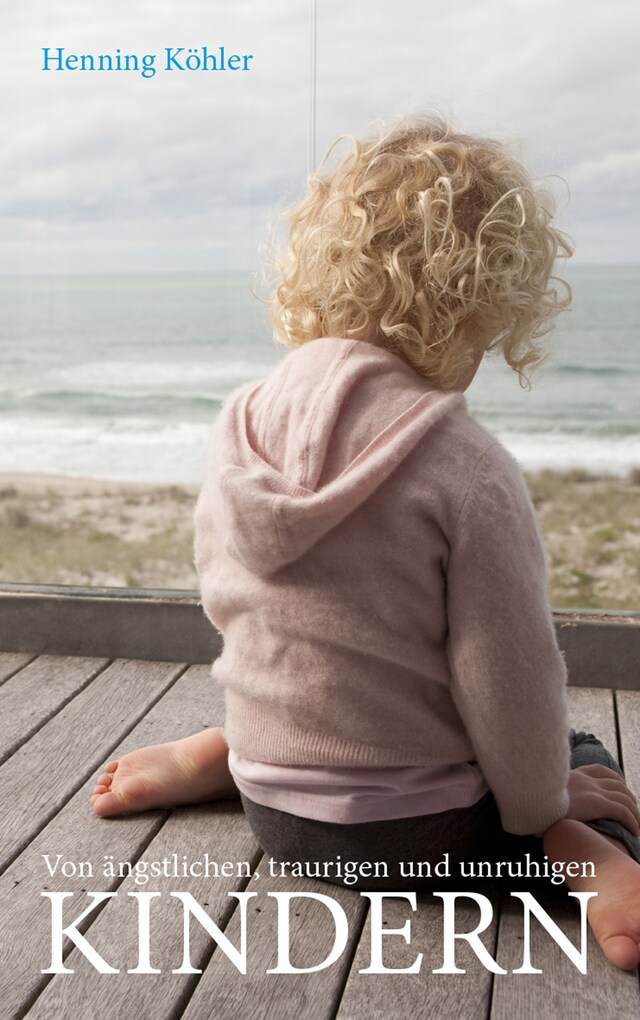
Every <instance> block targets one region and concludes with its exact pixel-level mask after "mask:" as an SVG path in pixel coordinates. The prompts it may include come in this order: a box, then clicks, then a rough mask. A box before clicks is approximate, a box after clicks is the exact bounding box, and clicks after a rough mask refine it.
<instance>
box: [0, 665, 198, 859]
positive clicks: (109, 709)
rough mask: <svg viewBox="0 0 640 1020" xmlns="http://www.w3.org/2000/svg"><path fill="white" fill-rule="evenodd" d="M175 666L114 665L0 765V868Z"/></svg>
mask: <svg viewBox="0 0 640 1020" xmlns="http://www.w3.org/2000/svg"><path fill="white" fill-rule="evenodd" d="M181 669H182V667H179V666H176V665H174V664H173V663H163V662H141V661H129V660H119V661H116V662H114V663H113V664H112V665H111V666H109V667H108V668H107V669H106V670H105V671H104V672H103V673H101V674H100V677H99V679H98V680H96V681H94V683H92V684H90V685H89V686H88V687H87V688H85V689H84V690H83V691H82V692H81V693H80V694H78V696H77V697H75V698H74V699H73V701H71V702H69V704H68V705H66V706H65V707H64V708H63V709H62V711H61V712H59V713H58V714H57V715H56V716H54V717H53V719H50V720H49V722H47V723H46V724H45V725H44V726H43V727H42V728H41V729H40V730H38V732H37V733H36V734H35V735H34V736H33V737H32V738H31V739H30V740H29V741H28V742H27V743H26V744H23V745H22V747H21V748H20V749H19V750H18V751H16V753H15V754H14V755H13V756H12V757H11V758H10V759H9V760H8V761H6V762H5V763H4V765H2V766H1V767H0V804H2V811H3V823H4V824H3V827H2V831H1V832H0V870H4V868H6V866H7V865H8V864H9V863H10V862H11V861H12V860H13V859H14V858H15V856H16V855H17V854H18V853H19V852H20V851H21V850H22V849H23V847H25V846H26V845H27V844H28V843H29V842H30V840H31V839H33V837H34V836H35V834H36V833H37V832H38V831H39V830H40V829H41V828H42V827H43V826H44V825H46V823H47V822H48V821H49V820H50V819H51V818H52V817H53V816H54V815H55V814H56V812H57V811H59V810H60V808H61V807H62V805H63V804H64V803H65V801H67V800H68V799H69V797H71V795H72V794H73V793H75V791H76V790H77V789H78V787H79V786H81V785H82V783H83V782H84V781H85V780H86V778H87V777H88V776H89V775H91V774H92V773H93V772H95V770H96V769H97V768H98V767H99V765H100V764H102V763H103V761H104V760H105V758H107V757H108V755H109V753H110V751H111V749H112V748H113V747H114V746H115V745H116V744H117V743H118V742H119V741H120V740H122V738H123V736H124V735H125V734H126V733H127V732H128V731H129V730H130V729H131V728H132V727H133V726H135V724H136V722H138V720H139V719H140V718H141V716H142V715H143V714H144V713H145V712H146V711H147V710H148V709H149V707H150V706H151V705H152V704H153V703H154V702H155V701H156V700H157V699H158V697H160V695H161V694H162V693H163V691H165V690H166V689H167V687H169V686H170V685H171V684H172V683H173V681H174V680H175V678H176V676H177V675H178V674H179V673H180V672H181Z"/></svg>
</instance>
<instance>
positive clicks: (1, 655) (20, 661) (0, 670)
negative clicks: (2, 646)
mask: <svg viewBox="0 0 640 1020" xmlns="http://www.w3.org/2000/svg"><path fill="white" fill-rule="evenodd" d="M34 658H35V655H31V654H30V653H29V654H27V653H25V652H0V684H3V683H4V682H5V681H6V680H8V679H9V678H10V677H12V676H13V674H14V673H17V672H18V670H20V669H22V668H23V666H26V665H27V664H28V663H29V662H31V661H32V660H33V659H34Z"/></svg>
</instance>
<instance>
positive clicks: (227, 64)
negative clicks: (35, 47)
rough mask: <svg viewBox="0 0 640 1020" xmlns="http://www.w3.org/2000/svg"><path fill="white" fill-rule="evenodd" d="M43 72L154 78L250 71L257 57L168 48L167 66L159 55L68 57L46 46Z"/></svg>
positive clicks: (202, 48)
mask: <svg viewBox="0 0 640 1020" xmlns="http://www.w3.org/2000/svg"><path fill="white" fill-rule="evenodd" d="M42 52H43V54H44V56H43V63H42V70H43V71H138V72H139V73H140V74H141V75H142V77H143V78H153V76H154V74H155V73H156V71H159V70H162V71H250V70H251V66H250V64H251V61H252V60H253V53H229V54H227V53H226V52H225V48H224V46H218V47H217V48H215V49H211V50H209V49H208V47H207V46H193V47H186V46H165V48H164V50H163V58H164V60H163V63H162V64H161V65H158V66H156V59H157V57H158V56H159V54H157V53H144V54H140V53H122V52H121V50H120V48H118V49H116V51H115V53H67V52H66V51H65V48H64V46H58V47H56V48H54V47H50V46H43V47H42Z"/></svg>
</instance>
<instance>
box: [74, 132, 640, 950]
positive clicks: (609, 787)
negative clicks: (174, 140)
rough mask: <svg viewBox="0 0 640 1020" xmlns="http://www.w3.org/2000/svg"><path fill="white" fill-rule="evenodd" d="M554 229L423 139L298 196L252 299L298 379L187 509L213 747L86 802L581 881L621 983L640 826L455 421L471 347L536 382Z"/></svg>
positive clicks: (494, 495) (251, 393)
mask: <svg viewBox="0 0 640 1020" xmlns="http://www.w3.org/2000/svg"><path fill="white" fill-rule="evenodd" d="M551 218H552V205H551V201H550V199H549V198H548V196H546V195H545V194H544V193H543V192H539V191H536V189H535V188H534V186H533V184H532V182H531V180H530V178H529V176H528V175H527V173H526V171H525V170H524V168H523V167H522V166H521V165H520V163H519V162H518V161H517V160H516V159H514V158H513V157H512V156H511V155H510V154H509V152H508V151H507V149H506V148H505V147H504V146H503V145H501V144H499V143H498V142H496V141H492V140H488V139H485V138H480V137H472V136H467V135H463V134H458V133H456V132H454V131H453V130H452V129H451V128H450V127H449V126H447V125H446V124H445V123H443V122H442V121H440V120H438V119H435V118H434V119H419V118H415V119H408V120H403V121H401V122H400V123H399V124H397V125H395V126H394V127H393V128H392V129H390V130H388V131H386V133H382V134H380V135H376V136H374V137H371V138H368V139H366V140H364V141H355V140H354V142H353V147H352V149H351V151H350V152H349V153H348V154H347V155H345V156H344V157H343V158H342V159H341V160H340V161H339V162H338V164H337V166H335V167H334V169H332V170H330V171H326V170H325V171H324V172H323V168H322V167H321V170H320V172H319V173H318V174H317V175H315V176H313V177H312V178H311V179H310V182H309V191H308V194H307V196H306V197H305V199H304V200H303V201H302V203H301V204H300V205H299V206H298V208H297V209H295V211H294V212H293V213H292V215H291V221H290V233H289V247H288V252H287V254H286V256H285V257H284V258H283V260H282V263H281V266H280V282H279V285H278V287H277V289H276V290H275V294H274V297H273V301H272V313H273V321H274V326H275V332H276V336H277V339H278V340H279V341H281V342H282V343H283V344H285V345H286V346H287V347H289V348H291V350H290V353H289V354H288V355H287V356H286V357H285V358H284V359H283V360H282V361H281V362H280V364H279V365H278V367H277V368H276V369H275V370H274V371H273V372H272V373H271V375H270V376H269V377H268V378H266V379H264V380H261V381H259V382H257V383H252V384H250V385H248V386H245V387H242V388H241V389H239V390H238V391H236V392H235V393H234V394H232V395H231V397H230V398H229V399H228V400H227V401H226V403H225V406H224V407H223V409H222V411H221V413H220V416H219V418H218V420H217V422H216V425H215V429H214V434H213V438H212V443H211V449H210V454H209V461H208V466H207V472H206V478H205V482H204V485H203V488H202V491H201V494H200V497H199V499H198V504H197V507H196V522H195V523H196V542H195V553H196V565H197V568H198V572H199V575H200V578H201V586H202V600H203V605H204V609H205V612H206V614H207V616H208V617H209V619H210V620H211V621H212V623H213V624H214V625H215V626H216V627H217V628H218V629H219V630H220V631H221V632H222V634H223V636H224V648H223V652H222V654H221V656H220V657H219V658H218V659H217V660H216V662H215V663H214V666H213V676H214V677H215V679H216V680H217V681H219V682H220V683H222V684H223V685H224V687H225V697H226V722H225V727H224V729H223V730H220V729H217V730H213V731H211V730H208V731H205V732H203V733H199V734H195V735H194V736H192V737H188V738H186V739H184V740H179V741H176V742H174V743H170V744H164V745H157V746H153V747H148V748H144V749H142V750H139V751H135V752H133V753H131V754H128V755H126V756H125V757H123V758H122V759H121V760H120V761H116V762H110V763H109V764H108V765H106V766H105V771H104V773H103V775H101V776H100V778H99V780H98V783H97V785H96V787H95V790H94V794H93V797H92V803H93V808H94V810H95V812H96V813H97V814H98V815H101V816H107V815H115V814H120V813H122V812H131V811H140V810H145V809H149V808H153V807H158V806H165V807H168V806H172V805H176V804H181V803H193V802H196V801H203V800H211V799H214V798H217V797H228V796H234V795H237V793H238V791H239V792H240V794H241V796H242V800H243V804H244V808H245V811H246V813H247V816H248V819H249V822H250V824H251V826H252V828H253V831H254V832H255V834H256V837H257V839H258V841H259V842H260V844H261V845H262V847H263V848H264V849H265V851H267V852H268V853H269V854H271V855H272V856H273V857H276V858H280V859H285V860H305V859H309V860H313V861H317V860H323V859H324V860H327V861H331V860H335V859H336V858H337V855H338V854H340V855H341V857H342V859H347V858H348V859H349V860H363V861H364V860H368V859H370V858H371V848H372V847H375V856H376V859H378V860H380V859H382V858H384V859H385V860H388V861H389V862H390V863H391V864H393V862H394V861H395V862H396V863H397V861H398V860H403V861H408V860H412V859H415V860H418V861H420V860H424V859H429V858H432V859H435V858H436V857H439V856H440V855H441V854H442V853H443V852H445V851H446V852H448V853H449V854H450V857H451V860H452V861H456V860H466V861H469V860H473V859H478V860H486V859H494V860H498V859H505V855H506V856H507V857H509V856H511V857H514V856H516V855H518V854H520V852H521V850H522V848H523V847H526V848H527V849H528V848H530V847H532V846H535V848H536V852H537V853H538V856H541V854H542V849H544V853H545V854H546V855H547V856H548V858H549V859H550V861H552V862H554V861H566V860H572V861H593V862H594V863H595V866H596V873H597V874H596V878H595V879H588V880H586V879H584V878H573V877H571V878H570V877H568V878H567V884H568V885H569V886H570V887H571V888H572V889H574V890H581V889H588V890H589V891H595V892H597V893H598V895H597V897H595V898H592V899H591V900H590V902H589V921H590V924H591V926H592V928H593V930H594V932H595V934H596V936H597V938H598V940H599V941H600V943H601V945H602V948H603V950H604V952H605V954H606V955H607V957H608V958H609V959H610V960H611V961H613V962H614V963H616V964H617V965H618V966H620V967H623V968H629V969H630V968H633V967H635V966H636V965H637V964H638V962H639V961H640V863H639V862H640V850H639V847H640V843H639V841H638V839H637V836H638V832H639V824H638V821H639V818H640V815H639V813H638V807H637V804H636V801H635V798H634V796H633V794H632V793H631V792H630V791H629V790H628V788H627V787H626V785H625V783H624V781H623V779H622V777H621V773H620V772H619V769H618V767H617V765H616V763H615V761H614V760H613V759H612V758H611V757H610V756H609V755H608V753H607V752H606V751H605V750H604V748H603V747H602V745H601V744H600V743H599V742H598V741H597V740H596V739H595V738H594V737H592V736H591V735H587V734H575V733H573V732H571V734H569V730H568V723H567V712H566V704H565V690H564V688H565V683H566V674H565V667H564V663H563V659H562V657H561V655H560V653H559V651H558V648H557V645H556V640H555V633H554V627H553V621H552V617H551V612H550V609H549V606H548V602H547V594H546V576H545V565H544V555H543V550H542V546H541V541H540V536H539V532H538V529H537V526H536V522H535V519H534V513H533V509H532V506H531V502H530V500H529V497H528V495H527V491H526V488H525V485H524V481H523V479H522V476H521V474H520V471H519V469H518V467H517V465H516V463H515V462H514V460H513V459H512V458H511V456H510V455H509V454H508V453H507V452H506V451H505V450H504V449H503V447H502V446H501V445H500V444H499V443H498V442H497V440H496V439H494V438H493V437H492V436H491V435H489V434H488V433H487V432H486V431H485V430H484V429H483V428H482V427H481V426H480V425H479V424H477V422H475V421H474V420H473V419H472V418H470V417H469V415H468V413H467V410H466V406H465V402H464V398H463V396H462V392H463V391H464V390H465V389H466V387H467V386H468V385H469V383H470V382H471V380H472V378H473V376H474V375H475V372H476V370H477V368H478V366H479V364H480V362H481V360H482V358H483V356H484V355H485V353H486V352H487V351H489V350H491V351H493V352H495V353H497V354H499V355H502V356H503V357H504V358H505V360H506V361H507V363H508V364H509V365H510V366H511V367H512V368H513V369H514V370H515V371H516V372H517V373H518V374H519V376H520V377H521V379H523V378H526V370H527V369H528V368H529V367H531V366H535V364H536V363H537V362H539V361H540V360H541V359H542V356H543V350H542V346H541V343H540V341H541V338H542V337H543V335H544V334H545V333H546V332H548V330H549V329H550V328H551V325H552V322H553V319H554V317H555V316H556V314H557V313H558V312H559V311H560V310H561V309H562V308H564V307H566V305H567V304H568V299H567V298H566V297H563V296H562V294H561V293H559V291H558V290H557V289H556V286H555V284H556V283H557V281H554V278H553V277H552V275H551V273H552V269H553V265H554V262H555V259H556V258H557V257H558V256H559V255H560V256H562V255H564V256H566V255H569V254H570V247H569V245H568V243H567V241H566V239H565V238H564V237H563V235H562V234H561V233H560V232H559V231H558V230H557V229H555V228H554V227H553V226H552V225H551ZM540 839H542V840H543V843H541V842H540ZM363 884H365V885H372V886H373V884H374V883H373V882H367V883H363ZM410 885H413V886H414V887H415V885H416V883H415V882H414V881H413V880H412V881H411V883H410ZM388 887H390V888H400V887H401V886H400V884H399V882H398V881H397V872H396V873H395V874H394V877H393V879H390V880H389V883H388Z"/></svg>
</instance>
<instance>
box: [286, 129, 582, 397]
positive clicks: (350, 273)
mask: <svg viewBox="0 0 640 1020" xmlns="http://www.w3.org/2000/svg"><path fill="white" fill-rule="evenodd" d="M340 140H341V139H338V140H337V141H338V142H339V141H340ZM352 141H353V151H351V152H350V153H348V154H347V155H346V156H345V157H344V158H343V159H342V160H341V161H340V162H339V163H338V165H337V167H335V169H334V170H333V171H331V172H328V173H325V174H323V172H322V171H323V167H324V166H325V164H326V162H327V160H328V158H329V157H330V155H331V153H332V151H333V150H334V148H335V146H336V144H337V143H336V142H334V144H333V146H331V148H330V149H329V152H328V153H327V155H326V156H325V158H324V160H323V161H322V163H321V165H320V169H319V171H318V172H317V173H316V174H312V175H311V176H310V177H309V181H308V184H309V188H308V193H307V195H306V197H305V198H304V200H303V201H302V202H301V203H300V204H299V205H298V206H297V207H296V208H295V209H293V211H292V212H291V213H290V214H289V225H290V229H289V242H288V250H287V252H286V254H285V255H284V257H282V258H281V259H280V260H279V262H278V271H279V280H280V282H279V284H278V286H276V288H275V291H274V293H273V296H272V298H271V300H270V309H271V317H272V322H273V325H274V330H275V337H276V340H277V341H278V342H280V343H282V344H284V345H285V346H287V347H291V348H293V347H298V346H300V345H301V344H304V343H306V342H307V341H308V340H313V339H316V338H318V337H321V336H340V337H345V338H352V339H358V340H366V341H368V342H370V343H373V344H376V345H378V346H381V347H385V348H387V349H388V350H390V351H393V352H395V353H397V354H398V355H400V356H401V357H402V358H404V359H405V360H406V361H407V362H408V363H409V364H410V365H412V366H413V368H414V369H416V371H417V372H419V373H420V375H422V376H424V377H425V378H428V379H432V380H435V381H437V384H438V385H439V386H440V387H441V388H442V389H449V388H455V385H456V381H457V380H458V379H459V378H460V373H461V372H464V371H465V370H467V369H468V368H469V367H470V366H471V365H473V364H475V363H477V361H478V359H479V357H481V356H482V353H483V352H484V351H485V350H489V349H492V350H495V351H496V352H498V353H502V354H503V356H504V358H505V360H506V361H507V363H508V364H509V365H510V366H511V367H512V368H513V369H514V370H515V371H517V372H518V375H519V377H520V382H521V383H522V384H523V385H525V386H526V385H528V378H527V374H526V369H528V368H530V367H532V366H535V365H536V364H538V363H539V362H541V361H542V360H543V358H544V357H545V352H544V350H543V348H542V345H540V344H539V342H538V341H539V340H540V338H541V337H543V336H544V335H545V334H546V333H548V332H549V330H550V329H551V327H552V324H553V320H554V318H555V316H556V315H557V314H558V312H560V311H561V310H562V309H564V308H567V307H568V305H569V303H570V300H571V291H570V288H569V286H568V284H566V283H564V282H563V281H562V280H558V279H556V278H555V277H553V276H552V275H551V274H552V269H553V265H554V262H555V260H556V258H558V257H569V256H570V255H571V254H572V250H573V249H572V246H571V244H570V242H569V239H568V238H567V237H566V235H564V234H563V233H561V232H560V231H559V230H557V229H555V228H554V227H552V226H551V219H552V216H553V212H554V204H553V199H552V197H551V195H550V194H549V193H547V192H545V191H543V190H539V189H536V188H535V187H534V185H533V183H532V181H531V179H530V177H529V175H528V174H527V172H526V170H525V169H524V167H523V166H522V165H521V164H520V162H519V161H518V160H517V159H515V158H514V157H513V156H512V155H511V154H510V153H509V152H508V150H507V149H506V147H505V146H504V145H502V144H501V143H500V142H497V141H494V140H491V139H487V138H479V137H473V136H471V135H463V134H459V133H457V132H454V131H453V130H452V129H451V128H450V127H449V126H448V125H447V124H446V123H445V122H444V121H443V120H441V119H439V118H435V117H430V118H410V119H407V118H405V119H402V120H401V121H400V122H398V123H396V124H395V125H394V126H393V127H392V128H391V129H389V130H386V131H383V132H382V133H379V134H377V135H376V136H374V137H371V138H368V139H365V140H362V141H359V140H357V139H355V138H354V139H353V140H352Z"/></svg>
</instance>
